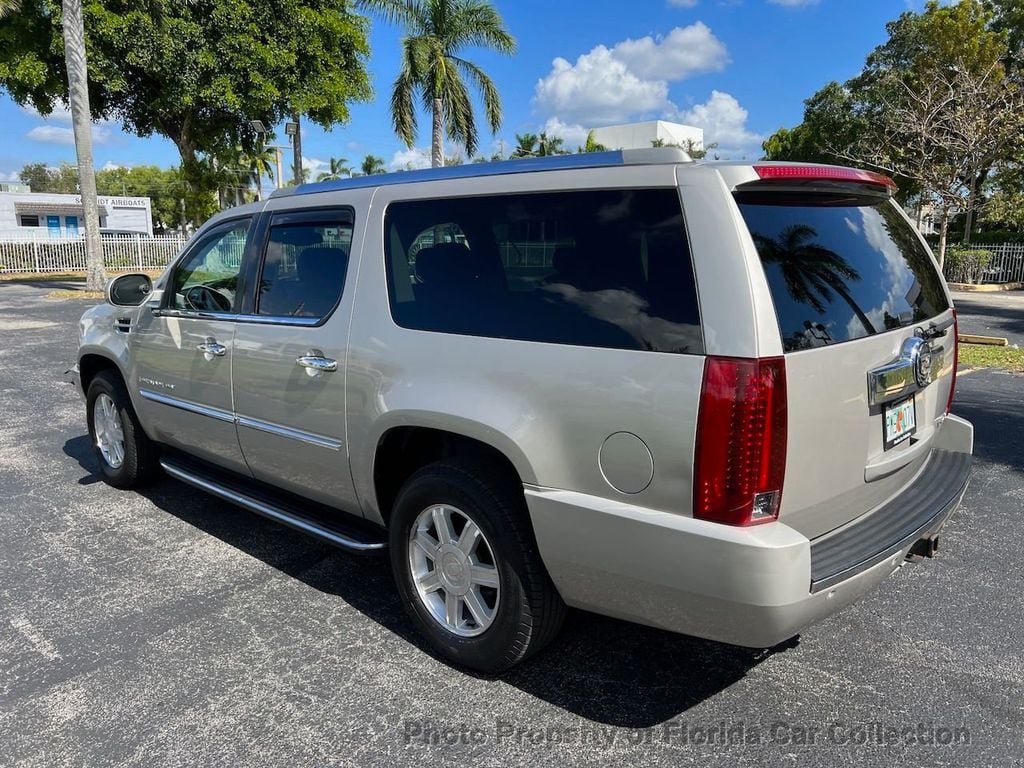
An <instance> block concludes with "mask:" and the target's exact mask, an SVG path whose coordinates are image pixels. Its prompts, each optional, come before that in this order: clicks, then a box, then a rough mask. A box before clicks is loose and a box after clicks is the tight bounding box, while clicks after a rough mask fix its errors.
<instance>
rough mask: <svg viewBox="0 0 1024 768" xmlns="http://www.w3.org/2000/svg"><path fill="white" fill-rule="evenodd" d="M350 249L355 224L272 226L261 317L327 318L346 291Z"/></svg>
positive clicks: (261, 287) (263, 274)
mask: <svg viewBox="0 0 1024 768" xmlns="http://www.w3.org/2000/svg"><path fill="white" fill-rule="evenodd" d="M351 245H352V225H351V224H343V223H331V224H317V223H308V224H307V223H294V224H283V225H279V226H271V228H270V236H269V238H268V240H267V249H266V254H265V256H264V259H263V269H262V272H261V274H260V281H259V299H258V302H257V310H256V311H257V313H258V314H261V315H271V316H274V317H316V318H320V317H324V316H326V315H327V314H329V313H330V311H331V310H332V309H333V308H334V306H335V304H337V303H338V300H339V299H340V298H341V293H342V291H343V290H344V287H345V272H346V271H347V269H348V255H349V249H350V248H351Z"/></svg>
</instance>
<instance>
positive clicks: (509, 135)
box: [0, 0, 924, 180]
mask: <svg viewBox="0 0 1024 768" xmlns="http://www.w3.org/2000/svg"><path fill="white" fill-rule="evenodd" d="M923 2H924V0H633V1H632V2H626V3H624V2H622V0H553V1H548V2H540V1H539V0H519V2H512V1H510V0H497V2H496V3H495V4H496V6H497V7H498V9H499V11H500V12H501V13H502V15H503V17H504V18H505V21H506V24H507V26H508V28H509V29H510V31H511V32H512V33H513V35H515V36H516V38H517V39H518V41H519V52H518V53H517V54H516V55H515V56H514V57H511V58H505V57H501V56H496V55H493V54H490V53H488V52H486V51H471V52H469V53H468V57H469V58H471V59H472V60H474V61H476V62H477V63H478V64H480V65H481V66H482V67H483V68H484V69H485V70H486V71H487V72H489V73H490V75H491V76H492V77H493V78H494V80H495V81H496V83H497V85H498V88H499V90H500V92H501V95H502V100H503V105H504V112H505V119H504V124H503V126H502V129H501V130H500V132H499V134H498V136H497V137H493V138H492V137H491V136H490V134H489V132H487V133H485V134H483V135H482V136H481V142H480V144H481V149H482V150H483V151H484V152H485V153H487V154H489V153H490V152H491V151H493V150H495V149H497V148H498V147H499V146H500V142H501V140H504V142H505V147H506V148H507V147H509V146H510V145H512V144H514V141H515V134H516V133H522V132H525V131H531V132H536V131H539V130H542V129H544V128H547V129H548V131H549V132H550V133H555V134H559V135H562V136H563V137H564V138H565V139H566V143H567V145H569V146H576V145H577V144H578V143H579V141H580V140H581V139H582V137H584V136H585V131H586V129H587V128H591V127H595V126H599V125H609V124H614V123H619V122H627V121H630V120H634V119H652V118H660V119H667V120H675V121H678V122H684V123H688V124H691V125H696V126H698V127H700V128H703V129H704V130H705V140H706V141H707V142H718V144H719V145H720V147H721V149H720V154H721V155H722V156H724V157H731V158H743V157H748V158H756V157H757V156H758V155H759V152H760V142H761V140H762V139H763V138H764V136H766V135H769V134H771V133H772V132H773V131H774V130H775V129H777V128H779V127H780V126H784V125H785V126H789V125H793V124H795V123H797V122H799V120H800V118H801V115H802V111H803V100H804V99H805V98H807V97H808V96H810V95H811V94H812V93H814V91H816V90H817V89H818V88H820V87H821V86H822V85H824V84H825V83H827V82H828V81H829V80H844V79H846V78H848V77H850V76H852V75H854V74H856V73H857V72H858V71H859V70H860V67H861V65H862V64H863V61H864V57H865V56H866V55H867V53H868V52H869V51H870V50H871V49H872V48H873V47H874V46H876V45H878V44H879V43H881V42H883V41H884V40H885V24H886V22H888V21H890V20H892V19H894V18H896V17H897V16H898V15H899V14H900V13H902V12H903V11H904V10H907V9H908V8H909V9H913V10H920V9H921V7H922V5H923ZM400 37H401V32H400V30H398V29H396V28H394V27H391V26H389V25H387V24H385V23H383V22H381V21H379V20H374V22H373V25H372V30H371V39H370V42H371V49H372V55H371V59H370V62H369V70H370V73H371V76H372V79H373V85H374V90H375V98H374V101H373V102H372V103H369V104H357V105H353V107H352V110H351V111H352V120H351V123H350V124H349V125H345V126H336V127H335V128H334V130H333V131H330V132H325V131H323V130H321V129H319V128H317V127H315V126H305V132H304V138H303V155H304V157H305V158H306V162H307V164H308V165H310V166H311V167H312V168H313V170H314V175H315V172H316V171H317V170H319V169H320V168H322V166H323V165H324V164H325V163H326V161H327V159H328V158H330V157H332V156H333V157H346V158H348V159H349V161H350V162H354V163H358V162H359V161H360V160H361V159H362V157H363V156H364V155H366V154H368V153H372V154H375V155H378V156H381V157H383V158H385V160H386V161H387V163H388V165H389V166H390V167H392V168H397V167H406V166H408V165H410V164H411V165H412V166H419V165H422V164H423V163H425V162H427V153H426V147H427V146H428V145H429V126H430V123H429V118H427V117H426V116H423V117H422V118H421V120H420V129H421V133H420V136H419V140H418V141H417V144H416V147H414V148H413V149H412V150H409V149H406V148H405V147H404V145H403V144H402V143H401V142H400V141H399V140H398V139H397V138H396V137H395V136H394V133H393V132H392V130H391V125H390V121H389V118H388V114H387V98H388V94H389V92H390V86H391V82H392V80H393V79H394V77H395V74H396V73H397V71H398V44H399V39H400ZM70 134H71V132H70V127H69V122H68V118H67V115H66V114H55V115H54V116H51V118H50V119H43V118H41V117H40V116H38V115H35V114H31V113H30V112H27V111H26V110H23V109H21V108H19V107H18V106H17V105H15V104H14V103H13V102H12V101H11V100H10V99H9V98H8V97H7V96H6V95H3V96H0V180H6V179H11V178H14V177H16V176H17V171H18V170H19V169H20V168H21V167H22V166H23V165H24V164H25V163H27V162H45V163H48V164H57V163H59V162H60V161H61V160H67V161H69V162H74V159H75V152H74V145H73V143H72V141H71V135H70ZM93 135H94V142H95V155H96V164H97V167H102V166H104V165H107V164H117V165H137V164H141V163H155V164H158V165H171V164H176V163H177V162H178V154H177V151H176V149H175V148H174V146H173V144H171V143H170V142H169V141H167V140H165V139H161V138H150V139H139V138H136V137H134V136H131V135H129V134H126V133H124V132H122V131H121V130H120V128H119V126H118V125H117V124H116V123H103V124H99V125H96V126H95V127H94V133H93ZM278 136H279V138H281V139H283V138H284V131H283V130H278ZM452 151H455V150H454V148H450V149H449V152H452ZM286 173H287V168H286Z"/></svg>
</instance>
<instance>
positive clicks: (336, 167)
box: [303, 157, 352, 181]
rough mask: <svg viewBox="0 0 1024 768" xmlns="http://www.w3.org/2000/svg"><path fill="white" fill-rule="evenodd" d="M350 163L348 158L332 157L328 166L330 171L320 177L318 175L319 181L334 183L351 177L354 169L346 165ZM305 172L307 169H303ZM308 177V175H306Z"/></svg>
mask: <svg viewBox="0 0 1024 768" xmlns="http://www.w3.org/2000/svg"><path fill="white" fill-rule="evenodd" d="M347 162H348V159H347V158H344V157H332V158H331V159H330V161H329V164H328V169H327V170H326V171H324V172H322V173H320V174H319V175H317V177H316V180H317V181H333V180H334V179H340V178H342V177H343V176H351V175H352V169H351V168H349V167H348V165H346V163H347ZM303 171H305V169H303ZM305 175H306V176H308V175H309V174H308V173H305Z"/></svg>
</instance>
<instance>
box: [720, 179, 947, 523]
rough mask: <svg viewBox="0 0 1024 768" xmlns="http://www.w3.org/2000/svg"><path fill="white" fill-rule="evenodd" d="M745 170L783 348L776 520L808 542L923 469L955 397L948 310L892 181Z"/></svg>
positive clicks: (741, 189) (744, 191) (743, 194)
mask: <svg viewBox="0 0 1024 768" xmlns="http://www.w3.org/2000/svg"><path fill="white" fill-rule="evenodd" d="M787 169H788V170H787ZM753 170H754V171H755V172H757V174H758V178H756V179H755V180H753V181H748V182H745V183H740V184H738V185H737V186H736V188H735V193H734V194H735V199H736V202H737V204H738V205H739V209H740V212H741V214H742V216H743V219H744V221H745V222H746V225H747V227H748V229H749V231H750V235H751V237H752V239H753V241H754V245H755V247H756V249H757V252H758V255H759V256H760V259H761V264H762V266H763V268H764V273H765V276H766V278H767V282H768V286H769V289H770V292H771V295H772V299H773V302H774V310H775V314H776V317H777V319H778V325H779V331H780V334H781V337H782V342H783V348H784V351H785V362H786V379H787V390H788V412H789V428H788V452H787V461H786V474H785V483H784V492H783V495H782V505H781V509H780V515H779V517H780V519H781V520H783V521H784V522H785V523H786V524H787V525H790V526H791V527H793V528H795V529H797V530H799V531H800V532H802V533H803V534H804V535H806V536H808V537H809V538H815V537H817V536H821V535H822V534H825V533H827V532H829V531H831V530H834V529H835V528H838V527H839V526H842V525H844V524H845V523H847V522H849V521H850V520H853V519H855V518H857V517H859V516H860V515H863V514H864V513H866V512H868V511H870V510H871V509H873V508H875V507H877V506H878V505H880V504H882V503H883V502H885V501H886V500H887V499H889V498H891V497H892V496H893V495H895V494H896V493H898V492H899V491H900V490H901V489H903V488H905V487H906V486H907V485H908V484H909V483H910V482H911V481H912V480H913V479H914V478H915V477H916V476H917V475H918V474H919V473H920V472H921V470H922V467H924V466H925V462H926V461H927V458H928V455H929V451H930V449H929V444H930V442H931V440H932V438H933V437H934V436H935V434H936V432H937V429H938V427H939V426H940V425H941V421H942V418H943V417H944V415H945V413H946V411H947V408H948V402H949V396H950V392H951V389H952V386H953V379H954V371H955V338H956V332H955V330H954V313H953V310H952V307H951V303H950V300H949V296H948V294H947V292H946V288H945V284H944V282H943V279H942V276H941V274H940V272H939V270H938V268H937V266H936V264H935V262H934V260H933V258H932V256H931V254H930V253H929V251H928V249H927V247H926V246H925V245H924V243H923V242H922V240H921V238H920V237H919V236H918V234H917V232H916V231H915V229H914V227H913V225H912V224H911V222H910V221H909V219H907V217H906V216H905V215H904V214H903V212H902V210H900V209H899V207H898V206H897V205H896V204H895V203H894V202H893V201H892V200H891V193H892V190H893V187H892V186H891V182H889V181H888V180H887V179H884V177H879V176H876V175H873V174H866V173H863V172H855V171H850V170H848V169H847V170H843V169H834V168H819V169H818V173H817V174H816V173H815V171H814V167H810V166H754V168H753Z"/></svg>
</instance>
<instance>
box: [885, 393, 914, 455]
mask: <svg viewBox="0 0 1024 768" xmlns="http://www.w3.org/2000/svg"><path fill="white" fill-rule="evenodd" d="M883 417H884V418H883V426H884V428H885V448H886V450H888V449H889V448H892V447H893V446H894V445H898V444H899V443H902V442H903V441H904V440H907V439H908V438H909V437H910V436H911V435H913V434H914V433H915V432H916V431H917V411H916V409H915V408H914V398H913V397H908V398H907V399H906V400H900V401H899V402H898V403H890V404H889V405H887V406H885V410H884V412H883Z"/></svg>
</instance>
